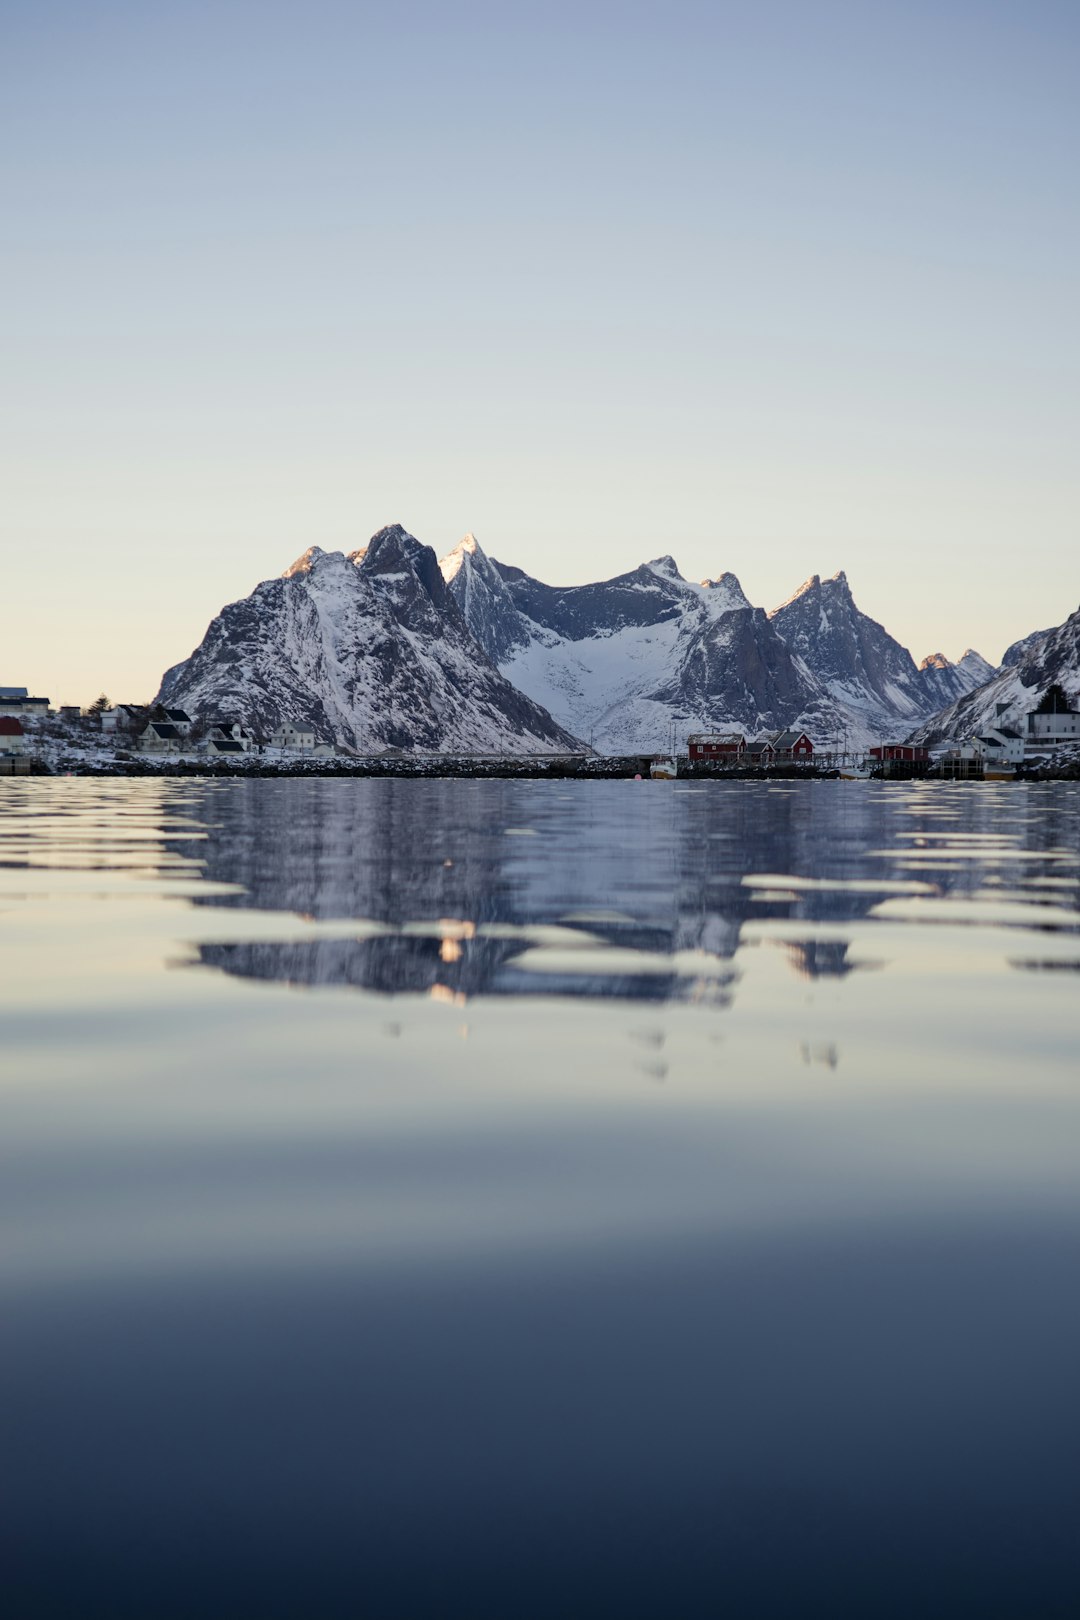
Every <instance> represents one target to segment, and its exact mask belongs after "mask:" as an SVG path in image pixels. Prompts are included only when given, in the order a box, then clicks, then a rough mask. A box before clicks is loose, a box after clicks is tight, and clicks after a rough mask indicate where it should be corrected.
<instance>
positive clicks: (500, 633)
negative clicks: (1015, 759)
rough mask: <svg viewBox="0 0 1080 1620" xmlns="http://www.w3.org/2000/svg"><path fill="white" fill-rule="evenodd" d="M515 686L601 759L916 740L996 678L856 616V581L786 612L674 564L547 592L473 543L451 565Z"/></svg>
mask: <svg viewBox="0 0 1080 1620" xmlns="http://www.w3.org/2000/svg"><path fill="white" fill-rule="evenodd" d="M440 566H441V568H442V571H443V575H444V577H445V578H446V580H447V582H448V584H449V586H450V590H451V592H452V593H453V595H454V597H455V599H456V600H457V603H458V606H459V607H460V608H461V611H462V613H463V614H464V616H465V618H466V620H467V621H468V624H469V627H470V629H471V630H472V632H473V634H474V636H475V637H476V639H477V640H478V641H479V642H480V644H481V645H482V646H483V648H484V650H485V651H486V652H487V654H488V656H489V657H490V658H491V659H492V661H493V662H494V663H496V664H497V665H498V666H499V668H500V669H501V671H502V673H503V674H504V675H505V676H506V677H507V679H508V680H510V681H512V682H513V683H514V685H515V686H519V687H520V688H521V690H522V691H524V692H528V693H529V695H530V697H533V698H535V699H536V701H537V702H538V703H542V704H543V705H544V706H545V708H548V709H550V710H551V712H552V714H554V715H555V716H556V718H557V719H558V720H559V721H560V722H561V723H562V724H563V725H565V726H567V727H569V728H570V729H571V730H573V731H576V732H577V734H578V735H579V736H584V737H587V738H588V737H591V738H592V739H594V741H595V744H596V746H597V747H598V748H600V749H603V750H613V751H614V750H619V749H629V748H634V747H641V748H652V747H661V746H663V745H664V744H665V743H666V742H667V740H668V738H669V737H670V735H671V733H672V730H673V729H674V731H675V733H676V735H677V737H679V738H680V739H682V738H684V737H685V736H686V734H687V732H689V731H695V730H710V729H727V728H730V727H738V728H740V729H742V730H744V731H746V732H747V733H749V734H753V733H755V732H759V731H765V730H771V729H774V728H777V727H780V726H787V725H797V726H805V727H806V728H807V729H808V730H810V731H811V732H812V733H813V734H814V735H815V736H816V737H818V738H819V739H825V738H839V737H841V736H843V737H846V740H847V742H848V744H849V746H852V747H858V746H865V745H866V744H867V743H870V742H872V741H876V740H878V739H880V738H881V737H882V736H883V735H887V736H890V737H895V736H898V735H903V733H904V732H906V731H908V730H909V729H910V728H911V726H912V725H913V724H915V723H916V722H917V721H919V720H922V719H925V718H926V717H927V716H928V715H930V714H932V713H933V712H934V711H935V709H938V708H940V707H941V706H942V705H943V704H944V703H947V702H950V701H952V700H953V699H954V698H956V697H958V696H960V695H961V694H962V693H963V692H966V691H969V690H971V689H972V688H973V687H975V686H978V685H980V684H981V683H982V682H983V681H985V680H986V679H987V678H988V677H989V676H990V675H992V674H993V668H992V666H991V665H990V664H988V663H987V662H986V660H985V659H984V658H982V657H980V655H979V654H978V653H976V652H971V651H969V652H967V653H965V654H964V657H963V658H962V659H961V660H960V662H959V663H957V664H951V663H950V662H949V661H948V659H946V658H944V657H943V656H942V655H941V654H934V655H933V656H932V657H931V658H929V659H927V660H926V662H925V663H924V665H923V667H922V668H921V669H917V668H916V666H915V661H914V659H913V658H912V657H911V654H910V653H909V652H908V651H907V650H906V649H905V648H904V647H902V646H901V645H900V644H899V642H897V641H895V640H894V639H893V637H892V636H890V635H889V634H888V633H887V632H886V631H885V630H884V629H883V628H882V626H881V625H880V624H878V623H877V622H876V621H875V620H873V619H871V618H869V617H868V616H867V615H866V614H865V613H862V612H860V610H859V609H858V607H856V605H855V602H854V600H853V598H852V595H851V590H850V587H849V586H848V582H847V578H846V576H845V575H844V574H843V573H840V574H837V575H836V576H835V577H834V578H833V579H829V580H825V581H822V580H821V578H820V577H819V576H818V575H817V574H815V575H813V576H812V578H810V579H809V580H807V581H806V583H805V584H804V585H802V586H800V588H799V590H797V591H796V592H795V594H794V596H792V597H791V598H789V600H788V601H787V602H785V603H784V604H783V606H782V607H780V608H777V609H776V610H775V611H774V612H773V613H770V614H766V613H764V612H763V611H762V610H761V609H760V608H755V607H753V606H752V605H751V604H750V602H748V601H747V598H746V596H745V594H744V592H743V590H742V587H741V586H740V584H739V581H738V580H737V579H736V578H735V575H734V574H730V573H725V574H722V575H721V576H720V577H719V578H718V579H707V580H703V581H702V582H701V584H700V585H698V584H693V583H692V582H691V581H689V580H686V579H684V578H683V577H682V575H681V574H680V573H679V570H678V568H677V567H676V565H675V563H674V562H673V560H672V559H671V557H668V556H665V557H659V558H657V559H655V560H654V561H653V562H651V563H643V564H642V565H641V566H640V567H639V568H636V569H634V570H633V571H632V572H631V573H628V574H620V575H618V576H617V577H616V578H615V579H609V580H604V581H603V582H601V583H599V584H595V585H576V586H569V587H565V588H559V587H556V586H551V585H544V584H542V583H541V582H540V581H539V580H536V579H533V578H531V577H530V576H529V575H528V574H526V573H524V572H523V571H522V570H521V569H520V568H512V567H508V566H507V565H506V564H504V563H501V562H497V561H495V560H494V559H493V558H489V557H487V556H486V555H485V554H484V552H483V550H482V549H481V547H480V546H479V545H478V544H477V541H476V539H475V537H474V536H473V535H466V537H465V539H464V540H463V541H462V542H461V544H460V545H459V546H457V547H455V549H454V550H453V551H452V552H450V554H449V556H447V557H444V558H443V560H442V563H441V564H440Z"/></svg>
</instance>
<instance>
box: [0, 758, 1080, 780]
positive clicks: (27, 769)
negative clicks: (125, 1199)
mask: <svg viewBox="0 0 1080 1620" xmlns="http://www.w3.org/2000/svg"><path fill="white" fill-rule="evenodd" d="M650 758H651V756H638V755H624V756H621V757H620V756H616V757H612V758H605V759H592V760H569V759H553V760H551V761H550V763H549V762H547V761H544V760H542V759H536V758H530V759H522V760H520V761H517V760H514V759H513V758H506V759H490V760H478V759H458V760H453V759H439V760H434V759H422V758H419V759H370V760H366V759H351V758H347V759H342V758H336V759H320V760H297V761H295V762H288V763H285V762H281V761H273V762H267V761H260V760H255V761H250V762H249V761H248V760H246V759H245V760H244V761H240V760H214V761H208V760H207V761H196V760H186V759H169V760H167V759H162V758H160V757H159V758H157V759H147V760H136V759H131V760H115V761H114V760H108V761H105V760H102V761H90V760H85V759H83V760H70V761H66V760H58V761H56V762H55V763H50V762H49V761H47V760H44V759H41V758H37V757H32V756H31V757H27V756H25V755H21V756H20V755H13V756H10V763H9V762H8V761H2V762H0V780H2V779H3V778H4V777H12V778H15V777H18V778H26V777H43V776H51V777H56V776H78V777H107V778H110V779H117V778H130V779H135V780H138V779H144V778H154V777H164V778H169V779H180V778H190V777H212V778H215V779H217V778H224V779H226V780H234V781H235V780H238V779H242V780H246V779H259V780H272V779H274V778H275V777H281V778H286V779H296V778H304V777H318V778H320V779H326V778H335V779H340V780H349V779H359V780H367V779H371V778H384V779H385V778H394V779H400V780H402V781H411V780H432V779H439V778H441V779H444V780H462V781H469V780H475V781H490V780H495V781H498V780H517V781H553V782H555V781H561V782H570V781H593V782H604V781H629V780H633V779H634V778H635V777H641V778H642V780H645V781H647V780H649V775H648V767H649V759H650ZM16 762H17V763H16ZM839 779H840V770H839V767H837V766H834V765H830V766H824V765H823V766H820V767H819V766H807V765H773V766H770V767H769V768H768V769H762V768H760V767H752V766H745V767H739V766H735V767H729V768H726V769H722V770H718V769H717V768H716V767H715V766H714V765H711V764H710V765H689V764H681V763H680V766H679V775H678V777H677V778H676V780H677V781H679V782H792V781H795V782H805V781H818V782H822V781H837V780H839ZM866 780H868V781H875V782H882V781H884V782H901V781H912V780H915V781H931V782H937V781H948V780H955V779H953V778H946V777H941V776H938V775H928V774H927V773H926V772H925V771H922V772H915V771H903V770H896V769H895V768H894V769H893V770H892V771H890V773H889V774H888V775H887V776H881V775H873V776H871V777H869V778H866ZM959 780H963V781H969V782H974V783H981V782H982V781H983V779H982V778H981V777H978V776H970V777H966V778H960V779H959ZM1013 780H1015V781H1016V782H1047V781H1055V782H1057V781H1066V782H1067V781H1077V780H1080V764H1071V765H1065V766H1062V767H1060V768H1057V769H1048V768H1045V767H1043V768H1041V769H1033V770H1030V771H1021V772H1020V773H1019V774H1018V775H1017V776H1016V777H1015V778H1013Z"/></svg>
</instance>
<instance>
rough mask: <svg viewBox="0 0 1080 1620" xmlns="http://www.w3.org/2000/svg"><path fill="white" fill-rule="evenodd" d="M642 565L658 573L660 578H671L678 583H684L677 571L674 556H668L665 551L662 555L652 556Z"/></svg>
mask: <svg viewBox="0 0 1080 1620" xmlns="http://www.w3.org/2000/svg"><path fill="white" fill-rule="evenodd" d="M642 566H643V567H645V568H648V569H649V570H650V572H652V573H654V574H659V575H660V578H661V579H673V580H675V581H677V582H678V583H679V584H683V583H685V582H684V580H683V576H682V575H681V574H680V572H679V565H678V563H677V562H676V561H675V559H674V557H671V556H669V555H668V554H667V553H666V552H665V554H664V556H662V557H653V558H652V559H651V561H649V562H647V563H644V564H643V565H642Z"/></svg>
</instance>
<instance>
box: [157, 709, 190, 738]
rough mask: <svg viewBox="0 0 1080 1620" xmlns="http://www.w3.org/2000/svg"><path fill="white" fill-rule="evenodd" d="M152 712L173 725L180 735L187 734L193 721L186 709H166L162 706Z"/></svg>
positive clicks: (184, 735) (185, 735)
mask: <svg viewBox="0 0 1080 1620" xmlns="http://www.w3.org/2000/svg"><path fill="white" fill-rule="evenodd" d="M154 713H155V714H159V715H161V717H162V718H163V719H164V720H166V721H167V722H168V724H169V725H170V726H175V727H176V729H177V731H178V732H179V733H180V735H181V737H187V736H189V735H190V733H191V728H192V726H193V725H194V723H195V722H194V721H193V720H192V718H191V716H190V714H188V712H187V710H186V709H166V708H165V707H164V706H162V707H161V708H160V709H155V710H154Z"/></svg>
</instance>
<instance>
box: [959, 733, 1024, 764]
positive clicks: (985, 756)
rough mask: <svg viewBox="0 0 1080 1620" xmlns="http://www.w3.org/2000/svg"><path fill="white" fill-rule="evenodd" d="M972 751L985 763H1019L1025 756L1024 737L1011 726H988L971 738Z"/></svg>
mask: <svg viewBox="0 0 1080 1620" xmlns="http://www.w3.org/2000/svg"><path fill="white" fill-rule="evenodd" d="M970 746H971V750H972V753H973V754H974V756H975V758H976V759H981V760H982V762H983V764H984V765H1019V764H1020V762H1021V760H1022V759H1023V757H1024V739H1023V737H1021V735H1020V733H1019V732H1018V731H1013V730H1012V729H1011V727H1009V726H1001V727H998V728H989V727H988V728H987V730H986V731H984V732H982V733H981V735H980V736H978V737H972V738H971V739H970Z"/></svg>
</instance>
